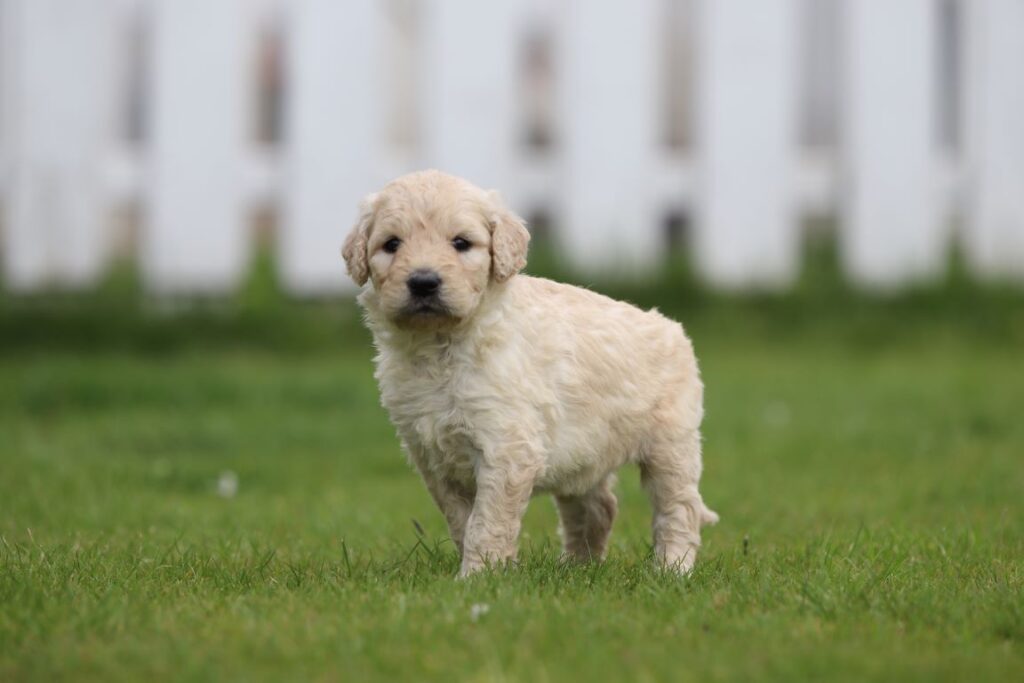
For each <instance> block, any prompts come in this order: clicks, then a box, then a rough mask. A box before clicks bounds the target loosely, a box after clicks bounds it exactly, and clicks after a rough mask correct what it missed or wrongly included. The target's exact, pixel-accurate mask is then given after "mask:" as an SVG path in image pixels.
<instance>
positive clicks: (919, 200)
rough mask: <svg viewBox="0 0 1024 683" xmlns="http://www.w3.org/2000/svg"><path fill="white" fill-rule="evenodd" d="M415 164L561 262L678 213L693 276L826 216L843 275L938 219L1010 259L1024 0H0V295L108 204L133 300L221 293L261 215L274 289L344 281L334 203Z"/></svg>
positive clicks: (886, 277)
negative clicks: (275, 267) (490, 197)
mask: <svg viewBox="0 0 1024 683" xmlns="http://www.w3.org/2000/svg"><path fill="white" fill-rule="evenodd" d="M823 8H826V9H825V10H823ZM267 36H278V38H279V40H278V41H277V42H276V43H274V42H268V40H267ZM275 44H276V45H278V46H279V47H280V50H279V52H280V56H281V59H280V60H277V61H275V60H267V59H264V60H263V61H262V62H260V61H259V55H264V56H266V55H267V54H268V51H267V49H265V48H266V47H267V45H275ZM261 45H262V46H263V48H264V49H262V50H261V49H259V47H260V46H261ZM275 64H280V65H281V73H280V74H278V75H276V76H275V73H274V71H273V67H274V65H275ZM268 83H270V84H273V83H278V84H279V85H280V88H281V89H282V91H283V92H282V94H281V98H282V100H281V102H282V109H283V130H282V133H281V135H280V138H279V139H278V138H276V137H274V136H270V137H269V139H268V137H267V136H266V135H261V134H260V133H259V132H258V131H257V128H259V127H260V126H259V125H257V123H256V120H257V119H258V118H259V117H258V116H257V112H259V111H263V114H264V115H265V114H266V111H265V109H266V108H265V107H264V108H263V109H262V110H261V109H260V107H259V106H258V103H259V102H260V101H261V99H260V97H261V94H262V95H264V96H265V95H266V93H267V90H268V86H267V84H268ZM264 99H266V98H264ZM271 101H273V98H271ZM140 106H141V107H142V110H141V111H137V109H138V108H139V107H140ZM836 112H838V117H837V118H834V117H832V114H835V113H836ZM126 121H129V123H126ZM822 125H824V128H826V129H828V128H829V126H830V125H835V126H836V127H837V132H836V135H835V136H834V137H835V138H836V139H835V140H831V141H830V140H829V139H828V138H829V137H830V136H829V135H828V134H826V135H825V136H824V137H825V138H826V140H825V143H826V144H809V143H808V138H814V137H815V133H814V129H815V128H816V127H819V128H820V127H821V126H822ZM537 130H539V131H540V132H539V133H538V132H537ZM943 131H945V132H943ZM811 142H815V140H811ZM817 142H821V141H820V140H818V141H817ZM423 167H437V168H441V169H445V170H448V171H450V172H453V173H456V174H459V175H463V176H466V177H468V178H470V179H472V180H473V181H475V182H477V183H478V184H481V185H485V186H489V187H496V188H500V189H501V190H502V191H503V193H504V194H505V196H506V197H507V199H508V201H509V202H510V203H511V205H512V206H513V207H514V208H516V209H517V210H519V211H520V212H521V213H523V214H524V215H526V216H530V215H533V214H535V213H537V212H544V213H546V214H547V215H549V216H550V218H551V221H550V222H551V224H552V225H553V229H554V232H555V237H556V238H557V240H558V242H559V244H560V245H561V246H562V249H563V251H564V254H565V255H566V256H567V257H569V258H570V259H572V260H573V261H574V262H575V263H576V264H577V265H578V266H580V267H582V268H589V269H595V270H596V269H601V268H613V269H616V270H618V271H630V270H633V271H638V270H642V269H644V268H646V267H649V266H650V264H652V263H655V262H657V261H658V260H659V259H660V258H661V256H662V255H663V253H664V250H665V248H666V229H665V225H666V220H667V218H668V217H670V216H687V217H688V218H689V219H690V220H688V221H687V224H688V232H689V237H690V239H689V243H690V246H691V247H692V254H693V258H694V261H695V263H696V265H697V267H698V268H699V270H700V272H701V273H702V274H703V275H704V276H705V277H706V278H707V279H708V281H710V282H712V283H714V284H716V285H719V286H724V287H732V288H737V287H750V286H758V287H779V286H785V285H786V284H787V283H789V282H790V281H792V279H793V278H794V277H795V276H796V274H797V272H798V268H799V261H800V252H801V244H802V240H803V233H802V228H801V226H802V224H803V219H804V218H805V217H806V216H807V215H809V214H827V213H835V214H837V215H838V217H839V243H840V246H841V256H842V260H843V264H844V266H845V268H846V270H847V272H848V274H849V275H850V277H851V278H853V279H854V280H855V281H856V282H858V283H861V284H864V285H867V286H894V285H899V284H902V283H906V282H909V281H916V280H919V279H922V278H927V277H930V276H935V275H937V274H939V273H941V271H942V269H943V267H944V263H945V256H946V254H947V252H948V249H949V246H950V241H951V239H953V238H954V236H955V237H956V239H958V240H959V241H960V242H961V243H962V244H963V247H964V251H965V254H966V255H967V258H968V262H969V264H970V265H971V267H972V268H973V269H974V271H975V272H976V273H978V274H979V275H981V276H992V277H1021V276H1024V0H894V1H891V2H882V1H881V0H628V1H627V0H551V1H550V2H544V1H543V0H419V1H417V0H0V211H2V213H0V230H2V233H0V238H2V239H0V247H2V253H3V259H2V271H3V276H4V278H5V279H6V282H7V285H8V286H9V287H11V288H13V289H16V290H33V289H39V288H43V287H47V286H51V285H54V284H58V285H64V286H86V285H88V284H89V283H92V282H94V281H95V280H96V279H97V278H98V277H99V276H100V275H101V274H102V272H103V271H104V269H105V267H106V266H107V265H108V263H109V261H110V258H111V254H112V253H113V252H114V251H115V250H116V245H117V243H118V240H119V239H122V238H123V235H122V236H121V237H120V238H119V235H120V228H119V227H118V226H121V225H123V224H125V223H126V222H128V223H133V224H137V228H136V230H135V235H134V239H133V240H131V241H130V243H131V244H132V249H134V250H135V254H136V256H137V258H138V260H139V262H140V264H141V269H142V272H143V274H144V276H145V278H146V282H147V283H148V285H149V286H150V287H151V288H152V289H153V290H154V291H156V292H163V293H217V292H223V291H227V290H230V288H232V287H233V286H235V285H236V284H237V283H238V281H239V279H240V278H241V277H242V276H243V274H244V271H245V269H246V267H247V264H248V263H249V260H250V257H251V253H252V242H253V235H254V231H253V229H252V227H251V226H252V224H253V222H254V221H253V215H254V212H256V211H261V210H268V209H269V210H271V211H272V212H273V213H274V215H276V217H277V220H276V224H277V226H276V230H275V232H274V239H275V244H276V248H277V249H276V251H277V257H278V261H279V264H280V268H281V272H282V275H283V278H284V281H285V283H286V285H287V286H288V287H289V289H290V290H291V291H293V292H295V293H299V294H310V293H324V292H332V291H345V289H346V288H349V287H351V285H350V284H349V283H348V280H347V278H346V277H345V275H344V270H343V267H342V264H341V262H340V258H339V253H338V251H339V245H340V243H341V240H342V238H343V236H344V234H345V232H346V231H347V229H348V227H349V224H350V223H351V221H352V219H353V218H354V213H355V206H356V204H357V202H358V200H359V198H360V197H361V196H362V195H364V194H365V193H367V192H369V191H371V190H373V189H375V188H377V187H379V186H380V185H382V184H383V183H384V182H385V181H386V180H388V179H389V178H390V177H393V176H396V175H398V174H400V173H403V172H406V171H409V170H413V169H416V168H423ZM125 215H135V216H136V217H137V220H134V221H126V220H125V218H124V217H125ZM122 241H123V239H122Z"/></svg>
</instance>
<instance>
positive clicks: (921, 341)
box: [0, 284, 1024, 681]
mask: <svg viewBox="0 0 1024 683" xmlns="http://www.w3.org/2000/svg"><path fill="white" fill-rule="evenodd" d="M674 286H675V285H671V286H670V285H666V287H668V288H670V287H674ZM614 291H616V293H620V294H625V295H628V296H630V298H633V299H634V300H638V301H642V302H644V303H658V304H660V305H661V306H662V308H664V309H666V310H668V311H670V312H672V313H673V314H676V315H680V316H682V317H683V318H684V320H685V321H686V322H687V324H688V329H689V331H690V333H691V335H692V336H693V337H694V339H695V342H696V346H697V350H698V354H699V357H700V359H701V362H702V366H703V371H704V377H705V380H706V383H707V387H708V392H707V420H706V429H705V435H706V441H705V443H706V446H705V463H706V469H705V478H704V483H703V486H702V489H703V492H704V495H705V498H706V500H707V501H708V502H709V504H710V505H711V506H712V507H713V508H714V509H716V510H717V511H718V512H719V513H721V515H722V523H721V524H720V525H719V526H718V527H715V528H712V529H710V530H708V531H707V533H706V534H705V547H704V551H703V553H702V555H701V557H700V560H699V562H698V567H697V570H696V571H695V573H694V574H693V575H692V576H691V577H689V578H688V579H685V580H683V579H678V578H676V577H673V576H666V575H662V574H659V573H658V572H657V571H655V570H654V569H653V568H652V566H651V564H650V562H649V559H648V555H649V550H650V549H649V545H648V529H647V526H648V523H649V513H648V509H647V503H646V500H645V499H644V497H643V495H642V493H641V491H640V489H639V486H638V481H637V476H636V473H635V472H632V471H629V470H626V471H624V473H623V477H622V481H621V483H620V485H619V497H620V502H621V512H620V516H619V519H618V521H617V522H616V528H615V532H614V534H613V543H612V548H611V551H610V557H609V560H608V561H607V562H606V563H605V564H603V565H600V566H593V567H582V568H581V567H567V566H562V565H560V564H559V563H558V561H557V555H558V547H557V537H556V534H555V523H556V522H555V515H554V510H553V506H552V504H551V503H550V501H548V500H547V499H544V498H538V499H536V500H535V501H534V502H533V503H532V504H531V506H530V510H529V512H528V514H527V520H526V523H525V533H524V538H523V544H522V545H523V548H522V551H521V563H520V565H519V566H518V567H515V568H513V569H510V570H508V571H505V572H499V573H495V574H492V575H487V576H481V577H477V578H474V579H472V580H469V581H466V582H456V581H454V578H453V577H454V574H455V572H456V569H457V558H456V556H455V553H454V550H453V548H452V546H451V544H450V543H449V542H447V541H446V540H445V534H444V527H443V522H442V520H441V518H440V515H439V514H438V513H437V512H436V511H435V509H434V508H433V504H432V503H431V501H430V499H429V497H428V496H427V494H426V492H425V490H424V488H423V486H422V485H421V484H420V482H419V481H418V479H417V477H416V476H415V475H414V474H413V473H412V472H411V471H410V470H409V468H408V467H407V466H406V465H405V463H404V461H403V458H402V456H401V454H400V453H399V449H398V444H397V440H396V439H395V437H394V434H393V431H392V429H391V428H390V426H389V425H388V423H387V419H386V416H385V414H384V412H383V410H382V409H381V408H380V407H379V406H378V402H377V395H376V388H375V386H374V384H373V380H372V376H371V366H370V351H369V348H368V341H367V338H366V335H365V333H364V332H362V331H360V330H359V328H358V327H357V326H356V323H355V317H356V316H355V313H354V312H353V309H352V307H351V304H350V303H330V302H319V303H317V302H310V303H307V304H305V305H303V306H294V305H291V304H288V303H287V302H283V301H275V300H274V298H273V296H268V295H266V293H265V292H264V294H259V291H258V290H257V292H256V294H253V290H252V289H250V290H248V294H246V295H243V296H242V297H240V298H239V300H238V301H235V302H230V303H228V304H220V305H215V304H211V305H209V306H207V307H203V308H201V309H200V310H199V311H198V312H196V311H193V312H191V313H188V314H186V315H184V316H169V315H167V314H166V313H165V312H161V311H159V310H154V309H153V308H151V307H146V306H145V305H140V306H138V307H135V306H134V304H132V305H128V304H126V303H125V301H124V300H123V299H121V298H118V297H117V296H115V297H113V298H112V299H109V300H108V299H105V298H104V297H103V296H97V297H93V298H90V299H88V301H85V302H83V301H80V300H76V301H72V302H68V301H66V300H63V299H59V298H58V299H50V300H48V303H46V302H44V303H40V302H27V301H25V300H13V299H9V298H8V299H3V300H0V331H2V334H0V680H4V681H8V680H9V681H22V680H61V679H64V680H66V679H74V680H103V681H109V680H132V681H135V680H145V679H147V678H149V679H169V678H173V679H184V680H246V681H249V680H282V679H288V680H309V679H314V680H351V681H363V680H403V679H408V680H427V679H433V680H529V681H533V680H542V681H543V680H552V681H562V680H659V679H660V680H750V679H754V678H756V679H776V680H794V679H827V680H857V681H861V680H903V679H926V680H994V681H1007V680H1024V506H1022V498H1024V496H1022V493H1024V420H1021V414H1022V413H1021V411H1022V405H1024V358H1022V355H1021V349H1022V348H1024V347H1022V343H1024V306H1022V305H1021V300H1020V297H1019V296H1015V295H1010V294H1005V293H1003V294H1000V293H992V292H989V293H983V294H984V295H981V294H979V293H978V292H976V291H975V290H973V289H970V288H966V289H961V288H959V285H958V286H955V287H953V288H952V289H948V290H941V291H940V292H939V293H936V292H934V291H920V292H917V293H911V294H908V295H905V296H902V297H897V298H893V299H890V300H887V301H872V300H863V299H860V298H857V297H854V296H852V295H849V294H844V293H842V292H836V291H832V292H831V294H829V293H827V292H825V293H823V292H822V291H820V289H816V288H814V287H805V288H804V289H803V290H801V291H802V292H803V294H800V293H798V294H797V295H794V296H796V297H797V299H799V300H798V301H797V303H793V299H792V298H779V297H769V296H762V297H753V298H745V299H736V300H734V299H728V298H725V299H723V298H718V297H713V296H711V295H709V294H706V293H701V292H699V291H696V290H684V291H686V292H687V294H686V295H685V296H683V297H679V298H675V297H671V296H667V295H666V293H665V292H666V291H668V290H658V289H649V288H648V289H644V288H643V287H641V286H637V285H628V284H622V285H621V286H620V287H619V288H618V289H615V290H614ZM247 297H248V298H247ZM253 297H255V298H256V299H258V302H257V303H253V302H252V299H253ZM835 301H842V302H843V303H842V306H841V307H839V308H835V307H834V306H833V305H832V304H830V303H829V302H833V303H834V302H835ZM111 330H113V331H111ZM228 470H230V471H233V472H235V473H237V476H238V480H239V489H238V493H237V495H236V496H234V497H232V498H222V497H220V496H219V495H217V480H218V477H219V476H220V474H221V473H222V472H224V471H228ZM420 529H422V531H420ZM474 605H477V606H479V605H485V606H486V612H485V613H479V612H480V611H481V608H479V607H477V609H476V612H477V615H476V618H475V619H474V618H473V614H474Z"/></svg>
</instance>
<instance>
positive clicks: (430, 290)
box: [405, 270, 441, 297]
mask: <svg viewBox="0 0 1024 683" xmlns="http://www.w3.org/2000/svg"><path fill="white" fill-rule="evenodd" d="M405 284H406V286H407V287H408V288H409V293H410V294H412V295H413V296H421V297H425V296H430V295H432V294H437V289H438V287H440V286H441V276H440V275H438V274H437V273H435V272H434V271H432V270H416V271H413V273H412V275H410V276H409V279H408V280H406V281H405Z"/></svg>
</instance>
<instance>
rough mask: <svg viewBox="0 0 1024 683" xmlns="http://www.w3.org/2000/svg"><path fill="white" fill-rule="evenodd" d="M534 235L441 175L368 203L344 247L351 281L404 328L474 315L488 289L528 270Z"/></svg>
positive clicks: (417, 179)
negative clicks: (367, 287) (368, 289)
mask: <svg viewBox="0 0 1024 683" xmlns="http://www.w3.org/2000/svg"><path fill="white" fill-rule="evenodd" d="M528 241H529V233H527V231H526V228H525V227H524V226H523V223H522V221H521V220H520V219H518V218H517V217H515V216H514V215H512V214H511V213H510V212H509V211H508V210H507V209H505V208H504V206H502V205H501V204H500V201H499V200H498V199H497V197H496V195H494V194H493V193H487V192H484V191H483V190H481V189H479V188H477V187H475V186H473V185H471V184H470V183H468V182H466V181H464V180H461V179H458V178H455V177H453V176H448V175H445V174H442V173H439V172H437V171H424V172H421V173H414V174H411V175H408V176H403V177H402V178H399V179H398V180H395V181H394V182H392V183H390V184H389V185H388V186H387V187H385V188H384V189H383V190H382V191H381V192H379V193H377V194H375V195H371V196H370V197H367V198H366V200H364V202H363V205H362V206H361V208H360V218H359V221H358V222H357V224H356V226H355V227H354V228H353V230H352V233H351V234H350V235H349V236H348V238H347V239H346V241H345V247H344V249H343V252H342V253H343V255H344V257H345V261H346V264H347V266H348V271H349V274H350V275H352V278H353V279H354V280H355V281H356V282H357V283H359V284H365V282H366V281H367V280H369V281H370V282H372V284H373V289H374V292H375V295H376V296H374V297H373V298H372V300H371V301H372V305H374V306H376V307H377V308H378V309H379V311H380V312H381V313H382V314H383V315H384V316H386V317H387V318H388V319H390V320H391V321H392V322H394V323H395V324H397V325H399V326H401V327H443V326H446V325H451V324H454V323H456V322H458V321H460V320H464V319H466V318H468V317H470V316H472V314H473V312H474V311H475V310H476V309H477V307H478V306H479V304H480V301H481V298H482V297H483V295H484V292H485V291H486V289H487V288H488V287H489V286H490V285H491V283H493V282H503V281H505V280H507V279H508V278H509V277H511V276H512V275H514V274H515V273H516V272H518V271H519V270H520V269H521V268H522V267H523V265H525V263H526V247H527V243H528Z"/></svg>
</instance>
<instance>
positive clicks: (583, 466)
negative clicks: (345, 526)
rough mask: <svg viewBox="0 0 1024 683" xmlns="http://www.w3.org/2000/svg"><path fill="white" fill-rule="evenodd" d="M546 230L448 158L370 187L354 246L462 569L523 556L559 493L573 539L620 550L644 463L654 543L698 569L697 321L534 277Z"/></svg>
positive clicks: (381, 356)
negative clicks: (628, 480)
mask: <svg viewBox="0 0 1024 683" xmlns="http://www.w3.org/2000/svg"><path fill="white" fill-rule="evenodd" d="M529 239H530V236H529V233H528V232H527V231H526V228H525V226H524V225H523V221H522V220H521V219H519V218H518V217H516V216H515V215H514V214H512V213H511V212H510V211H509V210H508V209H506V208H505V207H504V206H503V205H502V204H501V202H500V200H499V199H498V197H497V195H496V194H494V193H490V192H485V191H483V190H481V189H479V188H477V187H475V186H473V185H472V184H470V183H469V182H467V181H465V180H462V179H459V178H455V177H452V176H449V175H446V174H444V173H440V172H438V171H423V172H420V173H413V174H410V175H407V176H403V177H401V178H398V179H397V180H395V181H393V182H391V183H390V184H389V185H387V186H386V187H385V188H384V189H383V190H382V191H380V192H379V193H377V194H373V195H370V196H369V197H367V198H366V199H365V200H364V201H363V203H362V205H361V207H360V215H359V220H358V222H357V223H356V225H355V227H354V228H353V229H352V232H351V234H349V236H348V238H347V239H346V240H345V246H344V249H343V251H342V253H343V255H344V257H345V262H346V265H347V267H348V272H349V274H350V275H351V276H352V278H353V279H354V280H355V281H356V282H357V283H358V284H359V285H366V284H367V283H368V282H369V285H368V286H366V287H364V289H363V292H362V294H361V295H360V297H359V301H360V303H361V304H362V306H363V307H364V309H365V312H366V321H367V324H368V326H369V328H370V330H371V331H372V333H373V337H374V343H375V345H376V348H377V357H376V364H377V372H376V378H377V380H378V382H379V383H380V391H381V401H382V403H383V405H384V407H385V408H386V409H387V411H388V413H389V414H390V416H391V420H392V422H393V423H394V425H395V427H396V429H397V431H398V434H399V436H400V437H401V440H402V444H403V446H404V448H405V450H406V452H407V454H408V456H409V460H410V461H411V462H412V464H413V465H414V466H415V467H416V469H417V470H418V471H419V473H420V474H421V475H422V477H423V481H424V482H425V483H426V485H427V488H428V489H429V490H430V493H431V495H432V496H433V498H434V500H435V501H436V502H437V505H438V507H439V508H440V509H441V512H442V513H444V516H445V518H446V519H447V521H448V529H449V531H450V533H451V537H452V540H453V541H454V542H455V545H456V546H457V547H458V548H459V551H460V553H461V555H462V568H461V572H460V575H461V576H465V575H467V574H470V573H472V572H475V571H477V570H479V569H481V568H483V567H485V566H487V565H489V564H496V563H499V562H502V561H505V560H511V559H514V558H515V555H516V544H517V538H518V536H519V528H520V524H521V520H522V517H523V513H524V512H525V510H526V505H527V503H528V502H529V500H530V497H531V496H532V495H534V494H536V493H541V492H543V493H551V494H553V495H554V497H555V501H556V503H557V506H558V512H559V516H560V518H561V534H562V538H563V541H564V545H565V554H566V555H567V556H568V557H570V558H575V559H580V560H590V559H600V558H602V557H603V556H604V553H605V549H606V547H607V543H608V535H609V533H610V532H611V528H612V522H613V520H614V518H615V513H616V509H617V503H616V500H615V495H614V493H612V487H613V484H614V481H615V471H616V470H617V469H618V468H619V467H621V466H622V465H624V464H626V463H636V464H637V465H639V467H640V470H641V474H642V478H643V484H644V487H645V488H646V490H647V492H648V494H649V495H650V498H651V504H652V506H653V509H654V521H653V529H654V550H655V554H656V556H657V559H658V560H659V561H660V562H661V563H663V564H664V565H666V566H668V567H671V568H674V569H677V570H679V571H683V572H685V571H688V570H689V569H690V568H691V567H692V566H693V563H694V560H695V558H696V555H697V549H698V547H699V546H700V529H701V526H702V525H704V524H710V523H714V522H715V521H717V519H718V518H717V515H715V513H714V512H712V511H711V510H709V509H708V508H707V507H706V506H705V505H704V503H703V501H702V500H701V496H700V493H699V492H698V490H697V485H698V483H699V481H700V475H701V446H700V432H699V427H700V422H701V417H702V415H703V407H702V394H703V385H702V384H701V380H700V375H699V372H698V370H697V362H696V358H695V357H694V353H693V347H692V345H691V344H690V340H689V339H687V337H686V335H685V334H684V333H683V329H682V327H681V326H680V325H679V324H678V323H676V322H673V321H671V320H669V319H667V318H665V317H664V316H662V315H661V314H659V313H657V312H656V311H647V312H645V311H641V310H640V309H638V308H635V307H633V306H631V305H629V304H625V303H621V302H618V301H614V300H612V299H608V298H606V297H604V296H601V295H599V294H595V293H594V292H590V291H588V290H585V289H580V288H577V287H572V286H569V285H564V284H560V283H557V282H552V281H550V280H544V279H540V278H534V277H529V276H526V275H518V274H517V273H518V272H519V271H520V270H521V269H522V268H523V266H524V265H525V264H526V251H527V243H528V242H529Z"/></svg>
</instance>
